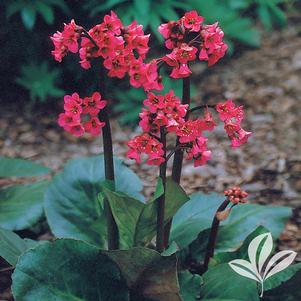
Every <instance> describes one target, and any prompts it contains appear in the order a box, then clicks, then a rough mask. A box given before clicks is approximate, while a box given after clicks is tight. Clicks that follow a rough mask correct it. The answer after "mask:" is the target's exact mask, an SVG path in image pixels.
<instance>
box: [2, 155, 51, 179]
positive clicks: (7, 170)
mask: <svg viewBox="0 0 301 301" xmlns="http://www.w3.org/2000/svg"><path fill="white" fill-rule="evenodd" d="M50 171H51V169H50V168H48V167H45V166H43V165H40V164H37V163H35V162H32V161H29V160H23V159H17V158H8V157H1V156H0V177H33V176H40V175H44V174H47V173H49V172H50Z"/></svg>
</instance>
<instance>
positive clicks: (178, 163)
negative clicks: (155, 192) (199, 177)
mask: <svg viewBox="0 0 301 301" xmlns="http://www.w3.org/2000/svg"><path fill="white" fill-rule="evenodd" d="M182 104H188V109H189V105H190V77H185V78H183V92H182ZM188 117H189V110H188V111H187V113H186V116H185V120H188ZM180 144H181V143H180V141H179V138H177V142H176V146H175V149H176V151H175V153H174V160H173V165H172V175H171V177H172V179H173V181H175V182H176V183H178V184H180V181H181V173H182V164H183V155H184V153H183V151H184V150H183V149H182V148H181V147H179V145H180ZM171 224H172V219H171V220H170V221H169V222H168V223H167V224H166V226H165V245H166V246H168V243H169V235H170V228H171Z"/></svg>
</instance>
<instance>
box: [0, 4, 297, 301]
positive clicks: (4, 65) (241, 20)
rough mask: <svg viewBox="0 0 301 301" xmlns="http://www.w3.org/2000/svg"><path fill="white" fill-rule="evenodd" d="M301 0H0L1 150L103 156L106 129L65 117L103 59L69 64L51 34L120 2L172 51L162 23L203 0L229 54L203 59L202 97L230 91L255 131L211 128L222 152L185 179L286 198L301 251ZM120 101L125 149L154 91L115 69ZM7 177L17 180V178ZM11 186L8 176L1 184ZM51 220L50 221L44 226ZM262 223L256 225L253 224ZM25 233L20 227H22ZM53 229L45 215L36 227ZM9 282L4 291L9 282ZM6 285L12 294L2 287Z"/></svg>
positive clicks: (116, 130) (159, 50) (58, 158)
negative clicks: (62, 122) (230, 133)
mask: <svg viewBox="0 0 301 301" xmlns="http://www.w3.org/2000/svg"><path fill="white" fill-rule="evenodd" d="M300 7H301V4H300V1H290V0H210V1H201V0H187V1H172V0H165V1H158V0H153V1H151V0H136V1H134V0H128V1H125V0H108V1H100V0H90V1H83V0H82V1H72V0H70V1H62V0H42V1H34V0H10V1H3V0H2V1H1V3H0V39H1V42H2V43H1V46H0V47H1V56H0V88H1V95H0V103H1V110H0V155H4V156H12V157H22V158H26V159H31V160H34V161H38V162H42V163H43V164H45V165H47V166H49V167H51V168H52V169H54V170H56V171H57V170H60V169H61V168H62V167H63V164H64V163H65V162H66V161H67V160H68V159H70V158H72V157H75V156H79V155H86V156H87V155H92V154H98V153H99V152H100V151H101V142H100V141H99V139H98V138H91V137H89V136H84V137H82V138H80V139H77V138H74V137H72V136H70V135H69V134H66V133H64V132H63V130H62V129H60V128H59V127H58V126H57V124H56V118H57V115H58V113H59V112H60V111H61V110H62V103H63V101H62V96H63V95H64V94H70V93H73V92H75V91H77V92H79V93H80V95H82V96H85V95H87V94H89V93H91V92H92V91H94V90H95V89H96V88H97V87H98V86H99V78H100V76H99V69H98V67H97V66H94V68H92V69H91V70H88V71H85V70H83V69H81V68H80V66H79V64H78V63H77V62H78V60H79V59H78V57H77V56H76V55H69V56H68V57H66V58H65V59H64V61H63V63H61V64H59V63H57V62H55V61H54V60H53V58H52V56H51V55H50V52H51V50H52V45H51V41H50V39H49V36H50V35H52V34H53V33H54V32H55V31H56V30H62V24H63V22H69V21H70V19H71V18H74V19H75V20H76V22H77V23H78V24H81V25H83V26H85V27H87V28H89V27H91V26H93V25H95V24H97V23H99V22H101V20H102V17H103V15H104V14H105V13H107V12H108V11H109V10H110V9H113V10H114V11H116V12H117V14H118V15H119V16H120V17H121V19H122V20H123V21H124V23H125V24H128V23H130V21H132V20H133V19H137V20H138V22H140V23H142V24H144V26H145V28H146V30H145V31H146V32H147V33H148V32H151V33H152V38H151V42H150V45H151V46H152V52H151V54H152V55H154V56H155V55H156V56H157V55H162V54H163V53H164V51H165V50H164V48H163V47H162V46H161V45H162V39H161V37H160V36H159V35H158V32H157V30H156V29H157V27H158V25H159V24H160V23H162V22H165V21H168V20H172V19H174V20H175V19H178V18H179V17H180V16H181V15H182V14H183V13H184V12H185V11H187V10H191V9H196V10H197V11H198V12H199V13H200V14H201V15H203V16H204V17H205V20H206V22H208V23H213V22H215V21H219V23H220V26H221V27H222V29H223V30H224V32H225V38H226V41H227V43H228V45H229V46H230V49H229V51H228V55H227V57H225V58H223V59H222V60H221V61H220V62H219V63H218V64H217V65H216V66H214V67H212V68H210V69H208V68H207V67H206V64H203V63H197V64H196V65H194V67H193V71H194V72H193V87H192V91H193V93H192V95H193V98H192V100H193V103H194V104H203V103H216V102H218V101H223V100H225V99H227V98H232V99H233V100H234V101H235V102H237V103H239V104H243V105H244V106H245V109H246V115H247V117H246V120H245V121H244V125H243V127H244V128H246V129H247V130H251V131H253V132H254V135H253V137H252V138H251V139H250V141H249V142H248V143H247V144H246V145H244V146H242V147H241V148H239V149H235V150H233V149H231V147H230V143H229V141H228V139H227V137H226V136H225V134H224V132H223V128H222V126H221V127H220V126H219V127H217V129H216V131H215V132H214V133H213V134H212V135H211V136H210V137H209V148H210V149H212V151H213V158H212V160H210V161H209V162H208V164H207V165H206V166H204V167H200V168H193V166H192V165H191V164H190V162H186V163H185V166H184V168H183V181H182V185H183V187H184V188H185V189H186V190H187V191H188V192H192V191H200V190H204V191H208V190H209V191H218V192H222V191H223V190H224V189H225V188H226V187H228V186H230V185H234V184H241V185H242V187H243V188H244V189H245V190H247V191H248V192H250V201H251V202H257V203H269V204H271V203H272V204H285V205H288V206H291V207H293V208H294V214H293V217H292V219H291V221H290V223H289V224H288V225H287V227H286V230H285V232H284V233H283V235H282V236H281V240H280V241H279V249H291V250H295V251H297V252H299V256H298V260H300V259H301V258H300V251H301V200H300V192H301V156H300V149H301V133H300V126H301V110H300V102H301V10H300ZM164 83H165V87H166V89H167V90H168V89H170V88H173V89H174V90H175V91H176V93H177V94H178V95H181V81H179V80H175V81H173V82H172V81H170V80H169V79H168V78H166V79H165V82H164ZM102 84H103V85H105V86H106V93H107V98H108V99H109V100H110V102H111V103H112V105H111V109H112V112H111V114H112V115H113V117H114V120H113V138H114V142H115V144H114V151H115V153H116V154H117V155H118V156H119V157H121V158H124V157H125V153H126V150H127V149H126V142H127V140H128V139H129V138H131V137H132V136H133V135H135V134H137V127H136V124H137V120H138V118H137V117H138V113H139V111H140V109H141V104H142V101H143V99H144V98H145V93H144V92H143V91H142V90H140V89H133V88H130V86H129V85H128V83H127V80H125V81H120V80H116V79H115V80H113V79H110V78H107V79H106V82H105V83H102ZM125 162H126V163H127V164H128V165H131V168H132V169H133V170H135V171H136V172H137V173H138V174H139V176H140V177H141V178H142V179H143V181H144V185H145V193H146V194H148V195H149V194H151V193H152V191H153V190H154V187H153V186H154V183H155V182H154V181H153V180H154V178H155V177H156V174H157V169H156V168H154V167H150V166H147V165H141V166H138V165H137V164H135V163H134V162H133V161H131V160H126V159H125ZM6 184H7V183H6ZM0 185H1V182H0ZM41 225H42V226H41ZM254 227H255V225H254ZM22 234H24V233H21V235H22ZM26 235H27V236H31V237H32V238H39V239H41V238H48V237H49V235H50V234H49V232H48V229H47V227H44V226H43V224H40V225H39V226H38V227H36V228H35V229H29V231H28V232H27V233H26ZM0 276H1V277H0V288H1V289H0V300H2V299H3V300H12V299H11V294H10V291H9V289H7V288H8V287H9V286H10V277H9V273H8V274H5V275H4V276H3V274H1V275H0ZM2 287H4V289H2ZM1 293H2V295H1Z"/></svg>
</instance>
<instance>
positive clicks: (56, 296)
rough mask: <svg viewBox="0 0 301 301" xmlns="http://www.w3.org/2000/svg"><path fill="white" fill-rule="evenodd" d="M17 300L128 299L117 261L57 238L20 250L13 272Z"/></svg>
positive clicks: (81, 243)
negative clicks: (32, 247)
mask: <svg viewBox="0 0 301 301" xmlns="http://www.w3.org/2000/svg"><path fill="white" fill-rule="evenodd" d="M13 294H14V297H15V298H16V299H17V300H18V301H36V300H43V301H67V300H68V301H96V300H102V301H128V300H129V293H128V289H127V287H126V283H125V280H124V278H123V276H122V275H121V273H120V270H119V268H118V267H117V265H116V264H115V263H114V262H113V261H112V260H110V259H109V258H108V256H107V255H105V254H101V253H100V252H99V250H98V249H97V248H96V247H93V246H91V245H88V244H86V243H84V242H82V241H76V240H69V239H61V240H56V241H55V242H53V243H47V244H43V245H41V246H38V247H36V248H34V249H31V250H29V251H27V252H26V253H24V254H23V255H22V256H21V257H20V258H19V261H18V264H17V266H16V269H15V272H14V274H13Z"/></svg>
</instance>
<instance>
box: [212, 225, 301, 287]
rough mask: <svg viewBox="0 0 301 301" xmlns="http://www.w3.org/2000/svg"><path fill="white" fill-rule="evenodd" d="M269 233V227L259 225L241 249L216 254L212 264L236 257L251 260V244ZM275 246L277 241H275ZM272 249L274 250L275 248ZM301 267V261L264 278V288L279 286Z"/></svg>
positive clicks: (228, 260)
mask: <svg viewBox="0 0 301 301" xmlns="http://www.w3.org/2000/svg"><path fill="white" fill-rule="evenodd" d="M267 233H269V230H268V229H266V228H264V227H262V226H259V227H258V228H257V229H255V230H254V231H253V232H252V233H251V234H250V235H248V237H247V238H246V239H245V241H244V242H243V244H242V246H241V247H240V248H239V249H237V250H236V251H234V252H225V253H219V254H217V255H215V256H214V258H213V260H212V262H211V263H212V265H213V266H214V265H218V264H221V263H229V262H231V261H232V260H235V259H245V260H250V258H249V254H248V250H249V246H250V244H251V243H252V241H254V239H255V238H257V237H260V236H261V235H262V234H267ZM274 239H275V238H274ZM274 246H275V243H274ZM263 247H264V244H263V245H260V247H259V250H260V253H262V248H263ZM272 250H274V248H273V249H272ZM272 253H273V251H272ZM257 257H258V259H259V257H260V256H257ZM270 257H271V256H270ZM263 267H265V264H264V265H263ZM300 269H301V263H299V264H294V265H291V266H289V267H288V268H287V269H285V270H283V271H281V272H279V273H277V275H276V276H274V277H271V278H269V279H265V280H264V290H265V291H267V290H270V289H272V288H275V287H277V286H279V285H280V284H281V283H282V282H284V281H287V280H288V279H290V278H292V277H293V275H294V274H295V273H296V272H297V271H299V270H300Z"/></svg>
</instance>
